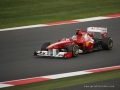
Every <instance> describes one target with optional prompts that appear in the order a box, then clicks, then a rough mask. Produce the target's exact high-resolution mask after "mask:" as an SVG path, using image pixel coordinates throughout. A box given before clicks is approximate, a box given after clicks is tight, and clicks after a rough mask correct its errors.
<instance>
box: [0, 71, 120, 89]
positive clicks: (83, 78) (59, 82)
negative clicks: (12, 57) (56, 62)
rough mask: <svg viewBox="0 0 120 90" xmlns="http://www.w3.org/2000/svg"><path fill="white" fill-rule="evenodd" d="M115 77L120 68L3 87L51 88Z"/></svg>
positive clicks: (118, 73)
mask: <svg viewBox="0 0 120 90" xmlns="http://www.w3.org/2000/svg"><path fill="white" fill-rule="evenodd" d="M115 78H120V70H115V71H108V72H103V73H95V74H89V75H83V76H74V77H69V78H63V79H57V80H51V81H46V82H40V83H33V84H27V85H22V86H15V87H8V88H2V90H50V89H56V88H62V87H68V86H73V85H80V84H85V83H91V82H98V81H104V80H109V79H115Z"/></svg>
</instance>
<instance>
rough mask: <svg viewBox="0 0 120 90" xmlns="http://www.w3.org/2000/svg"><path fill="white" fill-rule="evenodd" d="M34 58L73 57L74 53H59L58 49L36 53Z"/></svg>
mask: <svg viewBox="0 0 120 90" xmlns="http://www.w3.org/2000/svg"><path fill="white" fill-rule="evenodd" d="M34 56H50V57H64V58H70V57H72V52H59V50H58V49H52V50H48V51H35V52H34Z"/></svg>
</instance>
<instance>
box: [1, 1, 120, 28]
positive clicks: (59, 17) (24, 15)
mask: <svg viewBox="0 0 120 90" xmlns="http://www.w3.org/2000/svg"><path fill="white" fill-rule="evenodd" d="M113 13H120V0H99V2H98V1H97V0H1V1H0V29H1V28H8V27H17V26H25V25H33V24H41V23H49V22H56V21H64V20H73V19H81V18H88V17H94V16H102V15H107V14H113Z"/></svg>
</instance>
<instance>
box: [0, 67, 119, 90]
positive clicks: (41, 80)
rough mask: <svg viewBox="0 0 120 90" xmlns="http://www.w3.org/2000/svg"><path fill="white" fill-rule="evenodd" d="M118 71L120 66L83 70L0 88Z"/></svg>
mask: <svg viewBox="0 0 120 90" xmlns="http://www.w3.org/2000/svg"><path fill="white" fill-rule="evenodd" d="M118 69H119V70H120V65H118V66H111V67H104V68H97V69H90V70H83V71H76V72H69V73H62V74H55V75H47V76H40V77H33V78H26V79H19V80H11V81H5V82H0V88H4V87H10V86H17V85H23V84H29V83H35V82H43V81H48V80H53V79H59V78H65V77H72V76H78V75H85V74H91V73H98V72H105V71H110V70H118Z"/></svg>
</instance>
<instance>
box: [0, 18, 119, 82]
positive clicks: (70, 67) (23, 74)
mask: <svg viewBox="0 0 120 90" xmlns="http://www.w3.org/2000/svg"><path fill="white" fill-rule="evenodd" d="M89 26H95V27H107V28H108V36H110V37H112V38H113V40H114V47H113V49H112V50H110V51H99V52H92V53H88V54H80V55H79V56H78V57H76V58H70V59H62V58H45V57H34V56H33V52H34V51H35V50H39V49H40V47H41V45H42V44H43V43H44V42H46V41H50V42H56V41H57V40H58V39H62V38H65V37H71V36H72V35H73V34H75V29H76V28H80V29H85V30H86V28H87V27H89ZM119 27H120V18H115V19H107V20H98V21H89V22H82V23H74V24H68V25H56V26H47V27H40V28H32V29H23V30H15V31H2V32H0V82H2V81H9V80H16V79H23V78H31V77H38V76H45V75H52V74H58V73H66V72H74V71H81V70H88V69H95V68H102V67H109V66H116V65H120V54H119V52H120V48H119V45H120V42H119V39H120V35H119V34H120V30H119Z"/></svg>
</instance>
